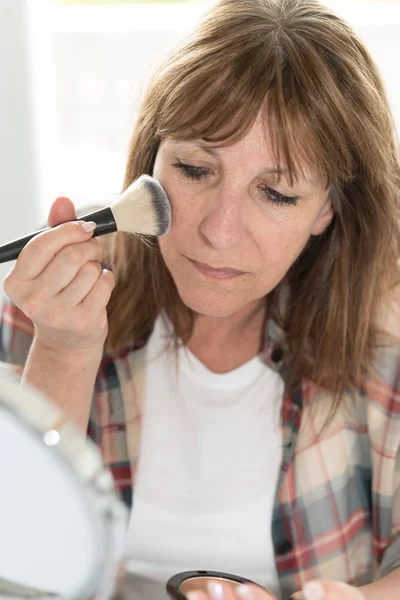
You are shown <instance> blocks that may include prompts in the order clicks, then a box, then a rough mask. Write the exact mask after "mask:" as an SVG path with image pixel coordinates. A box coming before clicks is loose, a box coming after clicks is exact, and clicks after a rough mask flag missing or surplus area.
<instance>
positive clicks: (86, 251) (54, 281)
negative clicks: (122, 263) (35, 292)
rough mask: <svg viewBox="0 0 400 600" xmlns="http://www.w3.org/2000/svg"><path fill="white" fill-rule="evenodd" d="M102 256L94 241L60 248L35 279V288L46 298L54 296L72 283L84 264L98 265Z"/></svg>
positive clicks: (99, 245)
mask: <svg viewBox="0 0 400 600" xmlns="http://www.w3.org/2000/svg"><path fill="white" fill-rule="evenodd" d="M103 256H104V250H103V247H102V246H101V244H99V242H98V241H97V240H96V239H91V240H88V241H87V242H82V243H80V244H70V245H69V246H67V247H65V248H62V249H61V250H60V252H59V253H58V254H57V255H56V256H55V257H54V258H53V260H52V261H51V263H50V264H49V265H48V266H47V267H46V268H45V269H44V271H43V272H42V273H41V274H40V275H39V277H37V279H36V282H35V286H37V288H38V289H39V290H43V291H45V293H46V294H47V295H48V296H55V295H56V294H58V293H60V292H61V291H62V290H64V289H65V288H66V287H67V286H68V285H70V284H71V283H72V282H73V280H74V279H75V278H76V277H77V275H78V273H79V271H80V270H81V269H82V268H83V266H84V265H85V264H86V263H90V262H98V263H100V262H101V261H102V260H103ZM98 274H100V273H98Z"/></svg>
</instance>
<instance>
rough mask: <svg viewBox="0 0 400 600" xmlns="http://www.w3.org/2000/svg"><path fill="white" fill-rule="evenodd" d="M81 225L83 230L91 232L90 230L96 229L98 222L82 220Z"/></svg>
mask: <svg viewBox="0 0 400 600" xmlns="http://www.w3.org/2000/svg"><path fill="white" fill-rule="evenodd" d="M80 226H81V227H82V229H83V231H85V232H86V233H89V231H93V230H94V229H96V227H97V223H95V222H94V221H82V222H81V223H80Z"/></svg>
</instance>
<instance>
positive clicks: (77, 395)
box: [22, 339, 102, 434]
mask: <svg viewBox="0 0 400 600" xmlns="http://www.w3.org/2000/svg"><path fill="white" fill-rule="evenodd" d="M101 357H102V349H101V348H100V349H99V351H97V352H96V353H93V352H92V353H90V354H88V353H85V352H80V353H75V354H74V355H69V354H62V353H60V352H57V353H55V352H54V351H53V350H52V349H51V348H49V347H46V346H45V345H43V344H41V343H40V342H39V341H37V340H35V339H34V340H33V343H32V346H31V349H30V352H29V355H28V360H27V362H26V366H25V369H24V371H23V374H22V383H25V382H27V383H29V384H31V385H33V386H34V387H35V388H37V389H39V390H40V391H41V392H43V393H44V394H46V395H47V396H48V397H49V398H50V399H51V400H52V401H53V402H54V403H55V404H57V405H58V406H60V408H61V409H62V410H63V411H64V413H65V415H66V417H67V419H68V420H71V421H73V422H74V423H75V425H77V426H78V427H79V429H80V430H81V431H83V432H84V433H85V434H86V431H87V427H88V422H89V413H90V407H91V402H92V397H93V389H94V382H95V379H96V375H97V371H98V369H99V365H100V361H101Z"/></svg>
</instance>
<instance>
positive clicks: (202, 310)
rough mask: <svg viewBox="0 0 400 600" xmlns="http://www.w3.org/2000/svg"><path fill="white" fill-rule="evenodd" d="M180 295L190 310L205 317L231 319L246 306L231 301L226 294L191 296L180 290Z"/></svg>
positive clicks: (198, 294)
mask: <svg viewBox="0 0 400 600" xmlns="http://www.w3.org/2000/svg"><path fill="white" fill-rule="evenodd" d="M179 295H180V297H181V299H182V302H183V303H184V304H185V305H186V306H187V307H188V308H190V309H191V310H193V311H194V312H195V313H197V314H200V315H204V316H205V317H230V316H231V315H234V314H235V313H237V312H238V311H239V310H240V309H241V308H243V307H244V306H245V305H246V302H243V303H238V302H234V301H233V299H232V300H229V299H228V298H227V297H226V294H207V293H202V294H200V293H197V294H190V293H187V292H186V293H185V292H182V293H181V290H179Z"/></svg>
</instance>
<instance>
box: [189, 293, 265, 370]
mask: <svg viewBox="0 0 400 600" xmlns="http://www.w3.org/2000/svg"><path fill="white" fill-rule="evenodd" d="M266 314H267V303H266V301H265V300H263V301H262V303H260V302H259V303H257V305H252V306H251V307H247V310H243V311H240V312H239V313H236V314H235V315H231V316H229V317H210V316H207V315H200V314H196V315H195V317H194V326H193V333H192V335H191V337H190V339H189V341H188V342H187V345H188V347H189V348H190V350H191V351H192V352H193V354H195V355H196V356H197V357H198V358H199V359H200V360H201V361H202V362H203V363H204V364H205V365H206V366H207V367H208V368H209V369H211V370H212V371H215V372H217V373H225V372H227V371H231V370H233V369H234V368H236V367H238V366H240V365H242V364H244V363H245V362H247V361H248V360H251V359H252V358H254V357H255V356H257V354H259V352H260V351H261V350H262V348H263V343H264V329H265V320H266Z"/></svg>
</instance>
